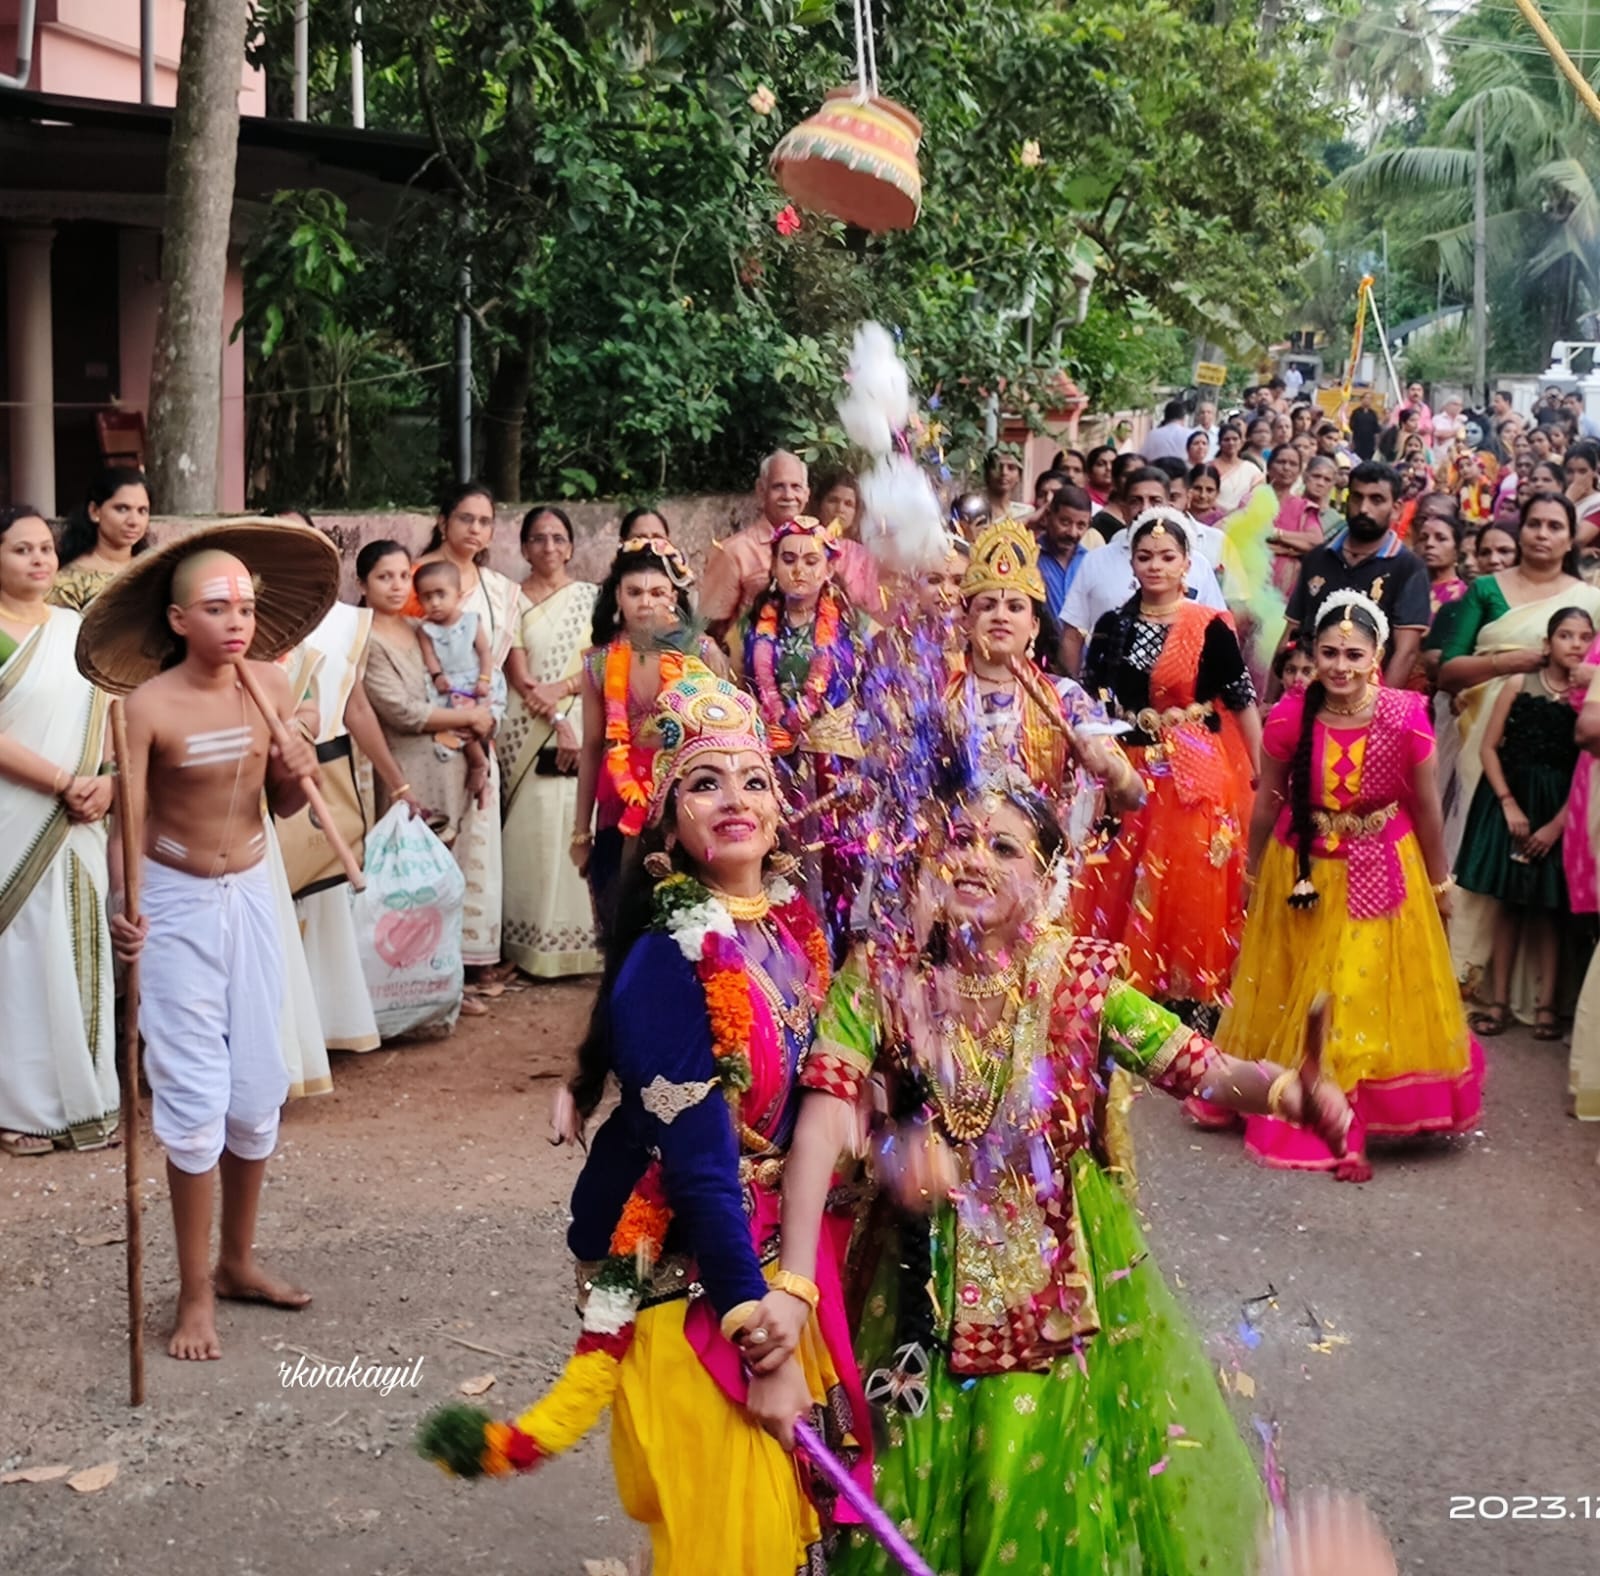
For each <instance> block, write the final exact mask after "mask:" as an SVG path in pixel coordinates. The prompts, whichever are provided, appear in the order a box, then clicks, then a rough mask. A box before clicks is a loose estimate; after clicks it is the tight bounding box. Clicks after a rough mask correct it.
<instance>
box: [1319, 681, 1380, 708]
mask: <svg viewBox="0 0 1600 1576" xmlns="http://www.w3.org/2000/svg"><path fill="white" fill-rule="evenodd" d="M1372 691H1373V684H1372V680H1371V679H1368V680H1367V687H1366V688H1365V689H1364V690H1363V691H1362V692H1361V699H1360V700H1358V701H1357V702H1356V703H1355V704H1354V705H1353V706H1340V705H1337V704H1336V703H1335V702H1334V700H1333V697H1332V696H1331V695H1325V696H1324V697H1323V700H1322V709H1323V710H1324V711H1325V712H1327V713H1328V714H1329V716H1332V717H1358V716H1360V715H1361V713H1362V712H1364V711H1365V710H1366V709H1367V707H1368V706H1370V705H1371V704H1372Z"/></svg>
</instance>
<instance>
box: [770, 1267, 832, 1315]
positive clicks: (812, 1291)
mask: <svg viewBox="0 0 1600 1576" xmlns="http://www.w3.org/2000/svg"><path fill="white" fill-rule="evenodd" d="M768 1284H769V1285H770V1286H771V1287H772V1289H773V1290H774V1291H786V1292H788V1294H789V1295H790V1296H791V1297H798V1298H799V1299H800V1300H801V1302H803V1303H804V1304H805V1305H806V1306H807V1307H808V1308H810V1310H811V1311H812V1312H813V1313H815V1312H816V1311H817V1304H818V1303H819V1302H821V1301H822V1293H821V1292H820V1291H818V1290H817V1283H816V1282H815V1281H813V1280H807V1279H806V1277H805V1276H804V1275H798V1274H796V1273H795V1272H794V1271H793V1270H777V1271H775V1272H774V1273H773V1275H772V1278H771V1280H770V1281H769V1282H768Z"/></svg>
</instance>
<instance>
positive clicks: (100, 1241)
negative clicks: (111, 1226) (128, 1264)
mask: <svg viewBox="0 0 1600 1576" xmlns="http://www.w3.org/2000/svg"><path fill="white" fill-rule="evenodd" d="M73 1240H74V1241H76V1243H77V1244H78V1246H79V1247H80V1248H109V1247H110V1246H111V1244H112V1243H113V1242H126V1241H127V1240H128V1233H127V1232H125V1231H90V1232H86V1233H85V1234H84V1235H83V1236H81V1237H76V1238H74V1239H73Z"/></svg>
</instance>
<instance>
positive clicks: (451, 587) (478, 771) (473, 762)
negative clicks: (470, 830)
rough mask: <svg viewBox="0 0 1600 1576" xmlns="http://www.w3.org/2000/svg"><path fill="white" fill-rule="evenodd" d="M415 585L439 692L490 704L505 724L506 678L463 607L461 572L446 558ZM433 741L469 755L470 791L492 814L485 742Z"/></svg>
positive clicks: (450, 701)
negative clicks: (497, 669) (485, 701)
mask: <svg viewBox="0 0 1600 1576" xmlns="http://www.w3.org/2000/svg"><path fill="white" fill-rule="evenodd" d="M412 586H413V588H414V589H415V591H416V594H417V600H418V601H419V602H420V603H421V604H422V611H423V612H424V614H426V617H425V618H424V619H423V621H422V623H421V624H420V625H418V627H417V644H418V645H419V646H420V647H421V648H422V661H423V664H424V666H425V667H426V668H427V670H428V673H429V676H430V677H431V678H432V680H433V687H434V689H435V690H436V691H438V693H439V694H440V695H442V696H444V697H445V704H446V705H447V706H451V707H455V706H476V705H477V704H478V702H479V701H482V700H487V701H488V702H489V705H490V708H491V710H492V711H493V712H494V718H495V721H496V722H497V723H498V722H500V721H501V720H502V719H503V718H504V716H505V711H506V680H505V675H504V674H503V673H500V672H498V671H496V670H495V667H494V663H493V661H492V659H491V657H490V650H489V631H488V629H487V628H486V627H485V625H484V623H483V620H482V619H480V618H479V617H478V615H477V614H476V613H469V612H466V611H464V610H463V608H462V606H461V574H460V572H459V571H458V570H457V568H456V566H455V565H454V564H452V563H450V562H449V561H448V560H447V559H434V560H432V561H431V562H429V563H425V564H419V565H418V566H417V571H416V573H415V575H414V576H413V577H412ZM434 743H435V745H436V746H437V747H438V748H439V749H440V750H441V751H448V750H464V751H465V752H466V757H467V792H468V793H469V794H472V795H474V796H475V797H476V798H477V801H478V808H479V809H480V810H487V809H488V808H489V754H488V751H487V750H486V749H485V747H484V744H483V741H482V740H480V739H478V738H476V737H474V736H473V735H472V734H463V733H436V734H435V735H434ZM441 759H444V760H448V759H449V756H448V755H447V754H445V755H441Z"/></svg>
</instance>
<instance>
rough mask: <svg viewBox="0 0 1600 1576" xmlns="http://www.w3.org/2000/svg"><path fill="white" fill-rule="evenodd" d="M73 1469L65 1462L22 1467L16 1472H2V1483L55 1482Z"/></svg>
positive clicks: (0, 1476) (0, 1478)
mask: <svg viewBox="0 0 1600 1576" xmlns="http://www.w3.org/2000/svg"><path fill="white" fill-rule="evenodd" d="M71 1470H72V1468H71V1467H70V1466H68V1465H67V1464H66V1463H65V1462H63V1463H60V1464H59V1465H56V1466H50V1467H20V1468H18V1470H17V1471H15V1472H6V1473H3V1474H0V1483H53V1482H54V1481H55V1480H56V1479H57V1478H64V1477H65V1476H66V1475H67V1474H68V1473H69V1472H70V1471H71Z"/></svg>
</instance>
